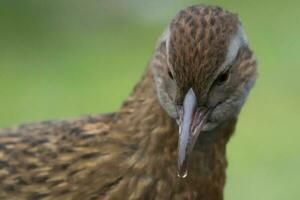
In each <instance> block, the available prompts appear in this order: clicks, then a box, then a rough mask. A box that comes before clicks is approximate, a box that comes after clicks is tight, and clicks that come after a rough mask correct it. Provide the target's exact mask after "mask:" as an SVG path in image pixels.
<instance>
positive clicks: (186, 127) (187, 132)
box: [178, 88, 209, 178]
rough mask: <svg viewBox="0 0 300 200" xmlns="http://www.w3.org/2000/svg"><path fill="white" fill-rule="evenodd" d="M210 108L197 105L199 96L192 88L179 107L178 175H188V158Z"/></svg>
mask: <svg viewBox="0 0 300 200" xmlns="http://www.w3.org/2000/svg"><path fill="white" fill-rule="evenodd" d="M208 114H209V112H208V109H207V108H205V107H198V106H197V98H196V96H195V93H194V91H193V89H192V88H191V89H190V90H189V91H188V93H187V94H186V96H185V98H184V101H183V106H182V107H181V108H179V121H178V124H179V140H178V176H179V177H181V178H185V177H186V176H187V168H188V165H187V164H188V158H189V156H190V154H191V153H192V150H193V148H194V146H195V144H196V141H197V139H198V136H199V134H200V133H201V130H202V128H203V125H204V124H205V122H206V120H207V117H208Z"/></svg>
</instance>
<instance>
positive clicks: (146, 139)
mask: <svg viewBox="0 0 300 200" xmlns="http://www.w3.org/2000/svg"><path fill="white" fill-rule="evenodd" d="M122 116H124V117H122ZM120 117H121V119H122V120H120V121H122V123H121V124H123V122H124V120H126V121H127V122H128V123H124V124H131V125H132V126H131V127H130V130H127V132H128V133H129V134H130V135H129V136H128V137H127V138H128V140H130V141H131V142H130V143H131V144H137V146H135V148H133V149H134V150H133V151H132V156H131V158H130V159H128V165H130V166H131V167H130V170H132V174H137V175H140V176H147V177H149V178H151V179H154V180H156V183H157V184H161V185H160V186H157V187H162V189H164V188H165V190H166V191H168V192H170V195H171V194H173V195H175V193H176V195H177V194H178V195H179V196H180V195H182V196H180V197H184V195H185V194H187V193H189V194H190V195H192V194H193V195H196V197H198V198H197V199H202V198H205V199H216V200H220V199H223V187H224V183H225V169H226V165H227V161H226V156H225V149H226V143H227V141H228V139H229V137H230V135H231V134H232V132H233V131H234V127H235V123H236V120H235V119H232V120H229V121H228V122H226V123H224V124H223V125H221V126H220V127H219V128H217V129H215V130H214V131H211V132H205V133H204V134H203V137H202V138H200V139H199V142H198V143H197V144H196V146H195V149H194V151H193V152H192V156H191V157H190V160H189V172H188V173H189V174H188V177H187V178H185V179H181V178H178V177H177V141H178V126H177V124H176V122H175V120H174V119H172V118H170V117H169V116H168V114H167V113H166V112H165V111H164V109H163V108H162V107H161V105H160V103H159V101H158V99H157V97H156V92H155V87H154V84H153V79H152V74H151V72H149V70H148V71H147V72H146V73H145V75H144V76H143V78H142V80H141V81H140V82H139V83H138V84H137V86H136V87H135V89H134V91H133V93H132V95H131V96H130V97H129V98H128V99H127V101H125V103H124V104H123V106H122V108H121V112H120ZM121 124H120V125H119V128H121V129H124V130H125V129H126V127H122V125H121ZM127 129H128V128H127ZM170 188H171V189H170ZM168 192H166V193H168ZM186 192H187V193H186Z"/></svg>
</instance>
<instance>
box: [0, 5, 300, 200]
mask: <svg viewBox="0 0 300 200" xmlns="http://www.w3.org/2000/svg"><path fill="white" fill-rule="evenodd" d="M195 3H209V4H217V5H221V6H223V7H225V8H227V9H228V10H231V11H233V12H236V13H239V16H240V18H241V21H242V22H243V25H244V29H245V32H246V33H247V35H248V37H249V41H250V44H251V46H252V48H253V50H254V51H255V53H256V56H257V58H258V60H259V77H258V81H257V84H256V86H255V88H254V90H253V91H252V93H251V95H250V98H249V100H248V102H247V104H246V106H245V108H244V109H243V111H242V113H241V116H240V120H239V124H238V127H237V131H236V132H237V133H236V135H235V136H234V138H233V139H232V140H231V142H230V144H229V146H228V157H229V168H228V181H227V186H226V192H225V194H226V199H230V200H238V199H243V200H248V199H249V200H253V199H255V200H277V199H278V200H282V199H295V200H296V199H300V191H299V189H298V186H299V185H300V173H299V172H298V169H299V168H300V156H299V152H300V145H299V142H298V141H299V139H300V129H299V126H298V124H297V123H298V120H300V79H299V78H298V75H299V73H300V68H299V67H300V66H299V64H300V61H299V56H298V53H299V52H300V40H299V39H298V37H299V33H300V26H299V21H298V19H299V18H300V12H299V6H300V2H299V1H296V0H295V1H292V0H287V1H279V0H273V1H271V0H267V1H258V0H251V1H245V0H241V1H234V0H226V1H221V0H216V1H209V0H206V1H201V2H200V1H179V0H174V1H171V0H166V1H159V0H155V1H146V0H126V1H121V0H118V1H117V0H99V1H80V0H72V1H70V0H69V1H67V0H51V1H50V0H48V1H40V0H26V1H24V0H10V1H5V0H0V30H1V31H0V45H1V46H0V94H1V97H0V106H1V107H0V127H6V126H9V125H13V124H18V123H24V122H32V121H36V120H44V119H53V118H65V117H72V116H77V115H83V114H90V113H101V112H110V111H114V110H117V108H118V107H119V105H120V104H121V102H122V100H123V99H125V98H126V96H127V95H128V94H129V92H130V91H131V89H132V87H133V86H134V84H135V83H136V82H137V81H138V80H139V78H140V76H141V74H142V73H143V71H144V69H145V66H146V65H147V62H148V61H149V59H150V57H151V54H152V52H153V48H154V45H155V42H156V39H157V38H158V37H159V35H160V33H161V32H162V31H163V29H164V27H165V26H166V24H167V23H168V21H170V20H171V18H172V17H173V16H174V15H175V13H176V12H177V11H178V10H179V9H181V8H184V7H185V6H187V5H191V4H195ZM297 21H298V22H297Z"/></svg>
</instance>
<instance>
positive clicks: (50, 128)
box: [0, 6, 256, 200]
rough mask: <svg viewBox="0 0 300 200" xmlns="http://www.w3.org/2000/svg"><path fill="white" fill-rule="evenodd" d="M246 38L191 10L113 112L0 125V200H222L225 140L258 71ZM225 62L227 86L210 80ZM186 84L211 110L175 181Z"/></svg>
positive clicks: (226, 17)
mask: <svg viewBox="0 0 300 200" xmlns="http://www.w3.org/2000/svg"><path fill="white" fill-rule="evenodd" d="M243 36H244V34H243V33H242V32H241V27H240V23H239V21H238V19H237V17H236V16H235V15H233V14H231V13H229V12H227V11H224V10H223V9H221V8H219V7H213V6H192V7H189V8H187V9H185V10H183V11H181V12H180V13H179V14H178V15H177V16H176V17H175V18H174V19H173V21H172V22H171V24H170V26H169V27H168V28H167V31H166V32H165V34H164V35H163V37H162V38H161V39H160V40H159V42H158V44H157V47H156V51H155V53H154V56H153V59H152V60H151V62H150V64H149V66H148V67H147V69H146V72H145V74H144V76H143V77H142V79H141V81H140V82H139V83H138V84H137V85H136V87H135V89H134V91H133V93H132V94H131V95H130V96H129V97H128V99H127V100H126V101H125V102H124V104H123V105H122V107H121V108H120V110H119V111H118V112H116V113H112V114H107V115H99V116H87V117H81V118H78V119H74V120H68V121H49V122H41V123H36V124H29V125H22V126H19V127H15V128H9V129H2V130H1V131H0V199H16V200H19V199H43V200H44V199H45V200H46V199H49V200H50V199H58V200H60V199H63V200H65V199H66V200H68V199H78V200H81V199H87V200H92V199H105V200H109V199H158V200H160V199H161V200H166V199H203V200H204V199H209V200H221V199H223V188H224V184H225V169H226V166H227V161H226V155H225V151H226V144H227V142H228V140H229V138H230V136H231V135H232V133H233V131H234V127H235V124H236V119H237V115H238V113H239V110H240V108H241V106H242V105H243V102H244V101H245V98H246V96H247V94H248V92H249V90H250V88H251V87H252V85H253V83H254V80H255V73H256V62H255V58H254V57H253V55H252V52H251V50H250V49H249V47H248V45H247V43H246V41H244V38H242V37H243ZM240 37H241V38H240ZM232 38H234V39H232ZM232 41H234V42H232ZM237 41H238V45H235V46H237V48H236V50H234V49H233V48H232V47H231V46H232V44H233V43H234V44H235V42H237ZM230 51H235V52H233V53H232V54H233V56H231V57H230V55H231V54H230V55H229V53H228V52H230ZM228 55H229V56H228ZM228 57H230V59H231V58H232V57H234V58H233V59H232V60H231V61H230V62H229V63H227V64H226V62H227V61H228ZM224 63H225V64H226V66H225V65H223V64H224ZM227 65H230V66H227ZM229 67H230V70H231V71H230V74H231V75H230V79H229V80H228V81H227V82H226V84H228V86H226V85H225V86H226V87H225V86H224V88H221V89H220V88H218V87H216V86H214V83H215V81H216V80H218V78H217V77H219V75H220V74H222V73H223V72H224V71H223V70H228V69H229ZM215 87H216V88H215ZM220 87H221V86H220ZM189 89H190V90H191V91H193V93H192V98H194V96H195V98H197V106H199V107H203V106H205V107H206V108H207V109H208V110H211V112H210V115H209V116H208V117H207V121H206V122H205V124H204V126H203V127H202V126H201V134H200V136H199V139H198V140H197V142H196V143H195V147H194V150H193V152H192V153H187V154H188V156H189V157H188V160H189V162H188V172H189V175H188V176H187V177H186V178H185V179H182V178H179V177H177V167H178V166H177V157H178V153H177V147H178V132H179V131H178V129H179V127H178V125H177V122H176V120H177V121H178V123H179V125H180V127H181V125H182V123H184V121H185V119H181V117H182V114H180V110H181V107H182V106H183V102H184V101H185V99H186V98H185V96H186V93H187V91H188V90H189ZM219 90H222V91H221V92H220V91H219ZM212 108H213V109H212ZM192 118H193V119H194V118H195V116H194V115H192ZM195 123H196V122H195ZM196 125H197V124H196ZM180 129H181V130H182V128H180ZM191 130H192V129H191ZM195 141H196V140H195ZM188 146H189V144H188ZM192 149H193V148H191V149H189V150H192Z"/></svg>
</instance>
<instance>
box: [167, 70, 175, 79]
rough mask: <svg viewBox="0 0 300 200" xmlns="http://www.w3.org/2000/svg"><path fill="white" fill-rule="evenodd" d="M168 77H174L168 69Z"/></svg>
mask: <svg viewBox="0 0 300 200" xmlns="http://www.w3.org/2000/svg"><path fill="white" fill-rule="evenodd" d="M168 75H169V77H170V78H171V79H174V76H173V74H172V72H171V70H170V69H168Z"/></svg>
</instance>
